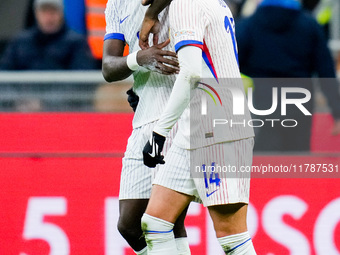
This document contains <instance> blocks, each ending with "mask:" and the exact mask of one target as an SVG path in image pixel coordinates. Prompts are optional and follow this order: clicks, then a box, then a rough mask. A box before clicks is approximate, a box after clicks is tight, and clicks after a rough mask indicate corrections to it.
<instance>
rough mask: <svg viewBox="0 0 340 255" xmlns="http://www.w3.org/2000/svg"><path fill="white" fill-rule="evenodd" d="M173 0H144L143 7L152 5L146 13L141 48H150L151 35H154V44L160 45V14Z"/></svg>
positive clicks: (141, 32) (141, 35)
mask: <svg viewBox="0 0 340 255" xmlns="http://www.w3.org/2000/svg"><path fill="white" fill-rule="evenodd" d="M171 1H172V0H142V4H143V5H148V4H151V5H150V7H149V8H148V9H147V11H146V13H145V17H144V20H143V24H142V29H141V31H140V35H139V36H140V37H139V46H140V47H141V48H142V49H147V48H149V35H150V33H152V34H153V44H154V45H156V44H157V43H158V33H159V30H160V23H159V20H158V14H159V13H160V12H161V11H162V10H164V8H165V7H166V6H168V5H169V4H170V2H171Z"/></svg>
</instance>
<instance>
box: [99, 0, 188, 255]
mask: <svg viewBox="0 0 340 255" xmlns="http://www.w3.org/2000/svg"><path fill="white" fill-rule="evenodd" d="M146 9H147V7H143V6H141V4H140V0H129V1H125V0H109V1H108V3H107V7H106V11H105V17H106V23H107V27H106V35H105V42H104V53H103V67H102V71H103V75H104V77H105V79H106V80H107V81H109V82H112V81H117V80H122V79H125V78H127V77H128V76H130V75H131V74H133V77H134V85H133V91H134V92H135V93H136V94H137V95H138V96H139V103H138V106H137V108H136V111H135V116H134V119H133V131H132V134H131V136H130V138H129V140H128V145H127V148H126V152H125V155H124V158H123V169H122V173H121V182H120V192H119V199H120V201H119V211H120V217H119V222H118V229H119V231H120V233H121V234H122V236H123V237H124V238H125V239H126V241H127V242H128V243H129V244H130V246H131V247H132V248H133V249H134V251H135V252H136V254H143V255H145V254H147V251H146V243H145V239H144V237H143V236H142V230H141V226H140V220H141V217H142V215H143V213H144V211H145V208H146V205H147V203H148V199H149V197H150V191H151V181H152V178H153V175H154V174H155V171H152V170H151V169H150V168H148V167H146V166H145V165H144V164H143V157H142V149H143V147H144V145H145V143H146V141H147V140H148V138H149V134H150V133H151V131H152V129H153V128H154V126H155V123H156V121H157V120H158V119H159V117H160V114H161V113H162V111H163V110H164V107H165V105H166V102H167V100H168V98H169V96H170V93H171V90H172V87H173V84H174V82H175V76H174V75H171V74H175V73H176V72H178V62H177V58H176V54H175V53H174V52H170V51H168V50H167V49H168V48H169V47H167V45H168V44H169V41H168V26H167V25H166V24H167V20H168V10H165V11H164V12H162V13H161V14H160V20H161V21H162V23H163V24H164V25H163V27H162V28H161V31H160V34H159V39H160V40H161V41H162V42H164V43H161V44H158V45H155V46H153V47H151V48H149V49H147V50H143V51H142V50H140V48H139V46H138V36H139V30H140V27H141V23H142V20H143V17H144V14H145V11H146ZM126 43H127V44H128V45H129V50H130V54H129V55H128V56H127V57H123V50H124V46H125V44H126ZM164 74H166V75H164ZM174 133H175V130H173V131H171V132H170V139H168V141H167V143H166V144H165V146H164V149H165V151H166V150H167V148H169V146H170V145H171V137H172V136H173V135H174ZM184 217H185V212H184V213H183V214H182V217H180V218H179V220H178V221H177V222H178V224H176V227H175V230H174V232H175V235H176V237H178V238H176V245H175V247H177V248H176V252H178V254H183V255H188V254H190V250H189V245H188V242H187V239H186V238H185V237H186V232H185V229H184V223H183V221H184ZM177 249H178V250H177Z"/></svg>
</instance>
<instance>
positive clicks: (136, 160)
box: [119, 122, 177, 200]
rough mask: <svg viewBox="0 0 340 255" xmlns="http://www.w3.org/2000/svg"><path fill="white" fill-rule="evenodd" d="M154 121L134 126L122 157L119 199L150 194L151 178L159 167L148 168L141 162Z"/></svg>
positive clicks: (164, 151) (142, 196) (168, 142)
mask: <svg viewBox="0 0 340 255" xmlns="http://www.w3.org/2000/svg"><path fill="white" fill-rule="evenodd" d="M155 125H156V122H152V123H149V124H146V125H144V126H141V127H138V128H135V129H134V130H133V131H132V133H131V135H130V137H129V139H128V144H127V147H126V151H125V154H124V158H123V167H122V172H121V176H120V189H119V199H121V200H122V199H149V198H150V194H151V186H152V180H153V179H154V176H155V174H156V173H157V171H158V169H159V165H157V167H156V168H149V167H147V166H145V165H144V163H143V153H142V151H143V149H144V146H145V144H146V142H147V141H148V140H149V139H150V137H151V133H152V130H153V128H154V126H155ZM176 130H177V125H175V127H174V128H173V129H172V130H171V132H170V134H169V137H167V139H166V141H165V144H164V149H163V154H164V155H166V152H167V151H168V150H169V148H170V146H171V144H172V140H173V137H174V133H175V131H176Z"/></svg>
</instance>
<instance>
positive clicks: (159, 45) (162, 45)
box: [155, 39, 170, 49]
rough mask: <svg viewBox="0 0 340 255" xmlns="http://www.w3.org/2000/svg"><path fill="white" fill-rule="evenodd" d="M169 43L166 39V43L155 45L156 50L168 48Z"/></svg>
mask: <svg viewBox="0 0 340 255" xmlns="http://www.w3.org/2000/svg"><path fill="white" fill-rule="evenodd" d="M169 43H170V39H167V40H166V41H164V42H162V43H159V44H155V45H156V47H157V48H159V49H163V48H164V47H166V46H168V45H169Z"/></svg>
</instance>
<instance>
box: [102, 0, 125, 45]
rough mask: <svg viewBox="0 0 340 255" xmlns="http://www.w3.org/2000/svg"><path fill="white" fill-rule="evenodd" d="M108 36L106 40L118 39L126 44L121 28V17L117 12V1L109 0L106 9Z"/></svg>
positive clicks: (105, 37)
mask: <svg viewBox="0 0 340 255" xmlns="http://www.w3.org/2000/svg"><path fill="white" fill-rule="evenodd" d="M105 21H106V34H105V36H104V40H108V39H118V40H122V41H124V42H125V37H124V34H123V32H122V30H121V26H120V17H119V14H118V11H117V1H114V0H109V1H108V2H107V5H106V9H105Z"/></svg>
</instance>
